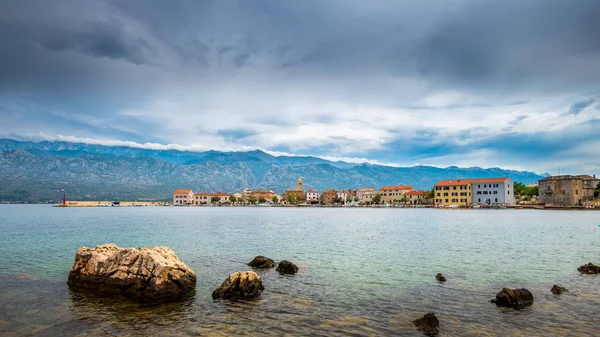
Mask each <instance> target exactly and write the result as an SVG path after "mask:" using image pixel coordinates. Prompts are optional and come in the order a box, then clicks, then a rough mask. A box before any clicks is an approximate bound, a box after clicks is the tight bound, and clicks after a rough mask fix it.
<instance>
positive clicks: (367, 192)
mask: <svg viewBox="0 0 600 337" xmlns="http://www.w3.org/2000/svg"><path fill="white" fill-rule="evenodd" d="M540 191H541V193H540ZM598 194H600V179H598V178H596V176H595V175H594V176H589V175H575V176H574V175H563V176H550V177H546V178H544V179H541V180H539V181H538V182H537V183H534V184H530V185H527V186H525V185H523V184H521V183H519V182H516V183H515V182H513V181H512V180H511V179H510V178H507V177H500V178H469V179H451V180H440V181H439V182H438V183H437V184H435V185H434V187H433V189H432V190H431V191H424V190H414V189H413V188H412V186H406V185H388V186H383V187H381V188H380V189H379V190H375V189H374V188H372V187H362V188H358V189H346V190H337V191H336V190H333V189H327V190H324V191H322V192H318V191H316V190H313V189H309V190H306V191H305V190H304V182H303V180H302V177H300V178H298V181H297V183H296V187H294V188H290V189H288V190H286V191H285V193H284V194H283V195H279V194H277V193H276V192H274V191H272V190H250V189H244V190H243V191H241V192H236V193H232V194H230V193H223V192H216V193H208V192H196V193H194V191H193V190H191V189H178V190H176V191H175V192H174V193H173V203H172V205H173V206H208V205H221V206H222V205H229V206H238V205H239V206H248V205H250V206H288V207H289V206H294V207H417V208H418V207H436V208H564V207H569V208H595V207H596V206H599V207H600V200H598V197H599V195H598Z"/></svg>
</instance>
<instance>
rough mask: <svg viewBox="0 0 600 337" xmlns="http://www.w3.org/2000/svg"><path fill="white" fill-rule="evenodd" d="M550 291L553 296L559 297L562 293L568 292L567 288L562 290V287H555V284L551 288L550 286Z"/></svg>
mask: <svg viewBox="0 0 600 337" xmlns="http://www.w3.org/2000/svg"><path fill="white" fill-rule="evenodd" d="M550 291H551V292H552V293H553V294H554V295H560V294H562V293H564V292H566V291H568V290H567V288H563V287H561V286H557V285H556V284H555V285H553V286H552V289H550Z"/></svg>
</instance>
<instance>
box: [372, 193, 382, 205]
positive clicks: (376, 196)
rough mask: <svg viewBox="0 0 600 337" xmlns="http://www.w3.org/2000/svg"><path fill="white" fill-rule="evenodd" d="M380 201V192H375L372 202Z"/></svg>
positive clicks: (377, 202)
mask: <svg viewBox="0 0 600 337" xmlns="http://www.w3.org/2000/svg"><path fill="white" fill-rule="evenodd" d="M380 202H381V194H379V193H377V194H375V196H374V197H373V203H374V204H379V203H380Z"/></svg>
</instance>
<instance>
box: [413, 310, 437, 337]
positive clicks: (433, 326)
mask: <svg viewBox="0 0 600 337" xmlns="http://www.w3.org/2000/svg"><path fill="white" fill-rule="evenodd" d="M413 324H414V325H415V326H416V327H417V329H419V330H420V331H423V334H424V335H427V336H436V335H437V334H438V327H439V326H440V321H438V319H437V317H435V314H434V313H433V312H430V313H427V314H425V316H423V317H421V318H419V319H415V320H414V321H413Z"/></svg>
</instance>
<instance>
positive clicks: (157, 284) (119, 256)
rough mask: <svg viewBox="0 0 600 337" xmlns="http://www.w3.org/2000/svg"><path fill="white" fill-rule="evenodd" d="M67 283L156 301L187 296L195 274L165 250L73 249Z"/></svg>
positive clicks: (194, 279) (106, 247) (192, 286)
mask: <svg viewBox="0 0 600 337" xmlns="http://www.w3.org/2000/svg"><path fill="white" fill-rule="evenodd" d="M67 284H68V285H69V286H70V287H72V288H84V289H92V290H95V291H98V292H101V293H108V294H123V295H126V296H129V297H133V298H136V299H140V300H143V301H145V302H160V301H165V300H170V299H177V298H181V297H184V296H186V295H188V294H189V293H191V292H192V291H193V290H194V289H195V288H196V275H195V274H194V271H193V270H191V269H190V268H189V267H188V266H186V265H185V263H183V262H181V260H179V258H178V257H177V255H176V254H175V252H174V251H172V250H171V249H170V248H168V247H153V248H146V247H143V248H140V249H135V248H119V247H118V246H117V245H115V244H106V245H101V246H96V248H94V249H91V248H87V247H82V248H79V249H78V250H77V253H75V264H74V265H73V269H71V272H70V273H69V281H68V282H67Z"/></svg>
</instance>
